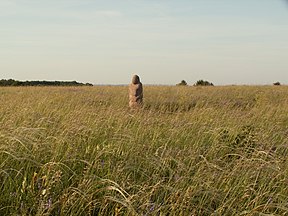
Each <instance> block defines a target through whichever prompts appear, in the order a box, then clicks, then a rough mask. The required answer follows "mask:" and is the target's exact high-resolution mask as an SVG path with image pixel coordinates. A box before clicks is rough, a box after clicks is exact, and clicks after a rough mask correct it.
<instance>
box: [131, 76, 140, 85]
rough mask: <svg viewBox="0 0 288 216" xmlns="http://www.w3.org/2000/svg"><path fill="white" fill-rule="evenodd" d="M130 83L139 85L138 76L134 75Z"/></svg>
mask: <svg viewBox="0 0 288 216" xmlns="http://www.w3.org/2000/svg"><path fill="white" fill-rule="evenodd" d="M132 83H133V84H139V83H140V78H139V76H138V75H134V76H133V77H132Z"/></svg>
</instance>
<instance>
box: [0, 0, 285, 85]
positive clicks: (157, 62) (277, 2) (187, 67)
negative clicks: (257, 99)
mask: <svg viewBox="0 0 288 216" xmlns="http://www.w3.org/2000/svg"><path fill="white" fill-rule="evenodd" d="M133 74H138V75H140V77H141V79H142V82H143V83H144V84H172V85H174V84H176V83H178V82H180V81H181V80H182V79H184V80H186V81H187V82H188V83H189V84H193V83H195V82H196V81H197V80H199V79H205V80H208V81H210V82H213V83H214V84H215V85H226V84H227V85H229V84H271V83H273V82H276V81H280V82H281V83H283V84H284V83H285V84H288V3H287V1H285V0H105V1H104V0H101V1H100V0H0V75H1V76H0V79H2V78H5V79H7V78H13V79H17V80H77V81H80V82H90V83H93V84H127V83H129V82H130V78H131V76H132V75H133Z"/></svg>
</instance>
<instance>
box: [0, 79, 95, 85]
mask: <svg viewBox="0 0 288 216" xmlns="http://www.w3.org/2000/svg"><path fill="white" fill-rule="evenodd" d="M0 86H93V85H92V84H91V83H79V82H76V81H18V80H14V79H1V80H0Z"/></svg>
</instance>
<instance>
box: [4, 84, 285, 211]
mask: <svg viewBox="0 0 288 216" xmlns="http://www.w3.org/2000/svg"><path fill="white" fill-rule="evenodd" d="M144 104H145V105H144V107H143V109H141V110H138V111H132V110H129V109H128V88H127V87H126V86H110V87H109V86H97V87H77V88H76V87H5V88H4V87H2V88H0V121H1V126H0V215H61V216H62V215H63V216H66V215H141V216H144V215H147V216H148V215H197V216H198V215H199V216H205V215H213V216H216V215H219V216H220V215H221V216H222V215H227V216H231V215H288V160H287V159H288V86H261V87H259V86H227V87H176V86H170V87H168V86H144Z"/></svg>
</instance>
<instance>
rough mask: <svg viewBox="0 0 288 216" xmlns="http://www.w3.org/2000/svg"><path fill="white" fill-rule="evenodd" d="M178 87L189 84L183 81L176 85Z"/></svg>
mask: <svg viewBox="0 0 288 216" xmlns="http://www.w3.org/2000/svg"><path fill="white" fill-rule="evenodd" d="M176 85H177V86H187V82H186V81H185V80H182V81H181V82H180V83H178V84H176Z"/></svg>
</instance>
